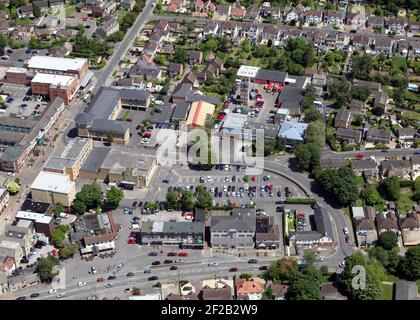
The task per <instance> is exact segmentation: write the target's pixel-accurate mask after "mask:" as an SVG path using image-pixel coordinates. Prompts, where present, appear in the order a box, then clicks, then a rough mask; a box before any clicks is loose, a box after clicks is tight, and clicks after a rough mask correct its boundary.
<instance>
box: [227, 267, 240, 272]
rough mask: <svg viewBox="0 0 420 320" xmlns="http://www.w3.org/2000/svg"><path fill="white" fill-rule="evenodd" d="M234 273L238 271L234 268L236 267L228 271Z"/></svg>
mask: <svg viewBox="0 0 420 320" xmlns="http://www.w3.org/2000/svg"><path fill="white" fill-rule="evenodd" d="M236 271H238V268H236V267H232V268H230V269H229V272H236Z"/></svg>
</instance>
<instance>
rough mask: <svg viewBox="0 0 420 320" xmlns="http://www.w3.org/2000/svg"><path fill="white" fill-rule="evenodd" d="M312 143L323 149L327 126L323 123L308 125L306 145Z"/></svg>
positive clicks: (316, 122)
mask: <svg viewBox="0 0 420 320" xmlns="http://www.w3.org/2000/svg"><path fill="white" fill-rule="evenodd" d="M312 142H313V143H316V144H318V145H319V146H321V147H322V146H323V145H324V143H325V126H324V124H323V123H322V122H321V121H315V122H311V123H309V124H308V128H307V129H306V133H305V143H312Z"/></svg>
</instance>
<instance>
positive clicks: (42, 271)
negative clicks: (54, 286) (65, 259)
mask: <svg viewBox="0 0 420 320" xmlns="http://www.w3.org/2000/svg"><path fill="white" fill-rule="evenodd" d="M58 264H59V261H58V259H57V258H55V257H46V258H43V257H41V258H39V260H38V264H37V266H36V271H35V272H37V273H38V275H39V278H40V279H41V282H44V283H51V281H52V279H53V278H54V277H55V276H56V275H57V274H58V272H56V271H53V268H54V267H55V266H56V265H58Z"/></svg>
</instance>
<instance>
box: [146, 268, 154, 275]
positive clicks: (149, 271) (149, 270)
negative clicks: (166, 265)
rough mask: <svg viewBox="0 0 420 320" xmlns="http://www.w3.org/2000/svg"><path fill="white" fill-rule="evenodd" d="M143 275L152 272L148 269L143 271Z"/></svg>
mask: <svg viewBox="0 0 420 320" xmlns="http://www.w3.org/2000/svg"><path fill="white" fill-rule="evenodd" d="M144 273H145V274H146V273H152V270H151V269H149V268H147V269H144Z"/></svg>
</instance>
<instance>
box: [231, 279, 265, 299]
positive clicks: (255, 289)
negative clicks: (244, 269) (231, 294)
mask: <svg viewBox="0 0 420 320" xmlns="http://www.w3.org/2000/svg"><path fill="white" fill-rule="evenodd" d="M263 291H264V285H263V283H262V280H260V279H258V278H254V279H249V280H247V279H238V280H236V299H237V300H261V297H262V293H263Z"/></svg>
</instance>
